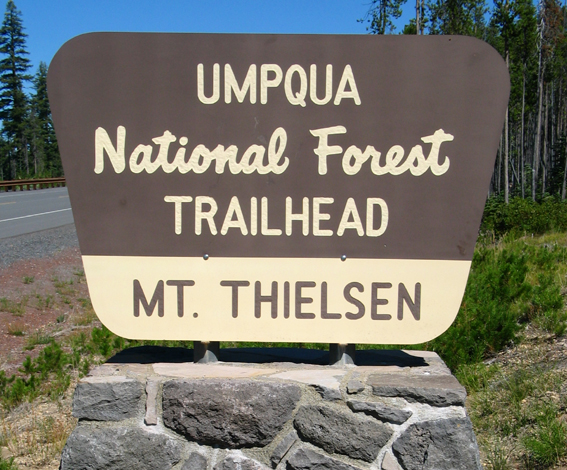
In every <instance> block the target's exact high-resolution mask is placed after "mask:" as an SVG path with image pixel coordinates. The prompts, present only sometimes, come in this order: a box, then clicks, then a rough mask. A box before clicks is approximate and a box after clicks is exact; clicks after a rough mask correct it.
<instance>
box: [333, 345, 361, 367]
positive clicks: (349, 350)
mask: <svg viewBox="0 0 567 470" xmlns="http://www.w3.org/2000/svg"><path fill="white" fill-rule="evenodd" d="M355 353H356V344H353V343H351V344H337V343H331V344H329V364H330V365H332V366H344V365H346V364H354V356H355Z"/></svg>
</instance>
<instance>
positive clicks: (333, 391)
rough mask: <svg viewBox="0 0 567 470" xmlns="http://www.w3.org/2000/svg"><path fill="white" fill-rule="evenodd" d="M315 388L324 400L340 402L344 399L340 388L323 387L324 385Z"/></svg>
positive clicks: (314, 386)
mask: <svg viewBox="0 0 567 470" xmlns="http://www.w3.org/2000/svg"><path fill="white" fill-rule="evenodd" d="M313 388H314V389H315V390H317V393H318V394H319V395H321V398H323V400H328V401H338V400H342V398H343V397H342V395H341V391H340V390H339V389H338V388H329V387H323V386H322V385H313Z"/></svg>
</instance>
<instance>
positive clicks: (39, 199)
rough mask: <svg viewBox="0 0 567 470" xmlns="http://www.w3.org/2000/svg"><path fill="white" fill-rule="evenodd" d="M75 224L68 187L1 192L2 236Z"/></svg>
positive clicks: (0, 215) (7, 236)
mask: <svg viewBox="0 0 567 470" xmlns="http://www.w3.org/2000/svg"><path fill="white" fill-rule="evenodd" d="M73 223H74V221H73V214H72V212H71V204H70V202H69V194H68V193H67V188H50V189H37V190H35V191H15V192H1V193H0V239H3V238H9V237H15V236H18V235H23V234H25V233H32V232H38V231H40V230H45V229H50V228H55V227H60V226H62V225H69V224H73Z"/></svg>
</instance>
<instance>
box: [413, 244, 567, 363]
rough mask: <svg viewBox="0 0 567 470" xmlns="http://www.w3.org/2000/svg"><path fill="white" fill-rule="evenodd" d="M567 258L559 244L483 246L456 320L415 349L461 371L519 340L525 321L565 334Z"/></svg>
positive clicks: (478, 251) (476, 253)
mask: <svg viewBox="0 0 567 470" xmlns="http://www.w3.org/2000/svg"><path fill="white" fill-rule="evenodd" d="M566 261H567V249H566V248H564V247H562V246H560V245H558V244H553V245H542V246H537V245H530V244H527V243H525V242H524V241H522V240H512V241H509V242H507V241H505V240H504V241H502V242H501V243H500V245H499V246H492V245H479V246H478V247H477V250H476V251H475V254H474V257H473V262H472V267H471V272H470V275H469V280H468V283H467V287H466V290H465V295H464V297H463V302H462V304H461V308H460V310H459V314H458V315H457V318H456V320H455V322H454V323H453V324H452V325H451V327H449V329H448V330H447V331H446V332H445V333H444V334H442V335H441V336H440V337H438V338H436V339H434V340H433V341H431V342H429V343H427V344H426V345H418V346H417V347H420V348H422V347H424V346H425V347H426V348H427V349H432V350H434V351H436V352H437V353H439V355H440V356H441V357H442V358H443V359H444V360H445V361H446V362H447V364H448V365H449V367H451V368H453V369H457V368H458V367H459V366H462V365H464V364H475V363H478V362H480V361H482V360H483V359H485V358H486V357H487V356H489V355H491V354H494V353H496V352H498V351H500V350H502V349H503V348H504V347H505V346H506V345H508V344H510V343H511V342H514V341H516V340H517V336H518V333H519V332H520V330H521V329H522V323H525V322H533V323H534V324H536V325H537V326H539V327H540V328H543V329H544V330H546V331H549V332H551V333H554V334H558V335H559V334H562V333H563V332H564V331H565V328H566V324H565V322H566V321H567V313H566V311H565V307H564V303H563V297H562V295H561V284H560V282H561V277H560V275H559V274H558V267H559V266H560V265H561V263H562V264H563V265H565V263H566Z"/></svg>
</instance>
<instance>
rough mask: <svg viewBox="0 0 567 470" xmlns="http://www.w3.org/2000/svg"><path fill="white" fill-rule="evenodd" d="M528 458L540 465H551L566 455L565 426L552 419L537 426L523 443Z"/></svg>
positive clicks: (566, 426) (566, 438) (566, 432)
mask: <svg viewBox="0 0 567 470" xmlns="http://www.w3.org/2000/svg"><path fill="white" fill-rule="evenodd" d="M523 444H524V446H525V448H526V450H527V451H528V452H529V454H530V456H531V457H532V458H533V459H534V460H535V461H536V462H537V463H539V464H541V465H546V466H547V465H553V464H555V463H557V462H558V461H559V460H560V459H561V458H563V457H564V456H566V455H567V425H565V423H562V422H561V421H559V420H558V419H557V418H556V417H552V418H551V419H550V420H549V421H548V422H546V423H544V424H543V425H540V426H537V427H536V429H535V430H534V432H533V434H532V435H531V436H529V437H526V438H525V439H524V442H523Z"/></svg>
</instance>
